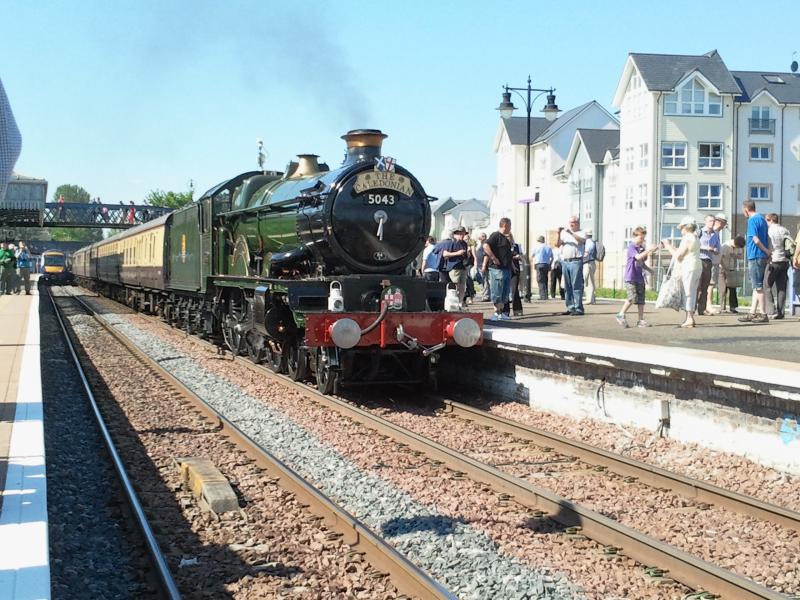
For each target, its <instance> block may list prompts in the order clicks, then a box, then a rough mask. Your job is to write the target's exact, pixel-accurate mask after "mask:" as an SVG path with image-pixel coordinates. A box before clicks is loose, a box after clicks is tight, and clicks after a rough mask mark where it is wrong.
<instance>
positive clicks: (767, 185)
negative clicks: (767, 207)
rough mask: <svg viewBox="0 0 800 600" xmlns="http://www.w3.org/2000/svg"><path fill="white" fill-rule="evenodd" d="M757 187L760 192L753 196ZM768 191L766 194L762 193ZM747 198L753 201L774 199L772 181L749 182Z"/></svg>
mask: <svg viewBox="0 0 800 600" xmlns="http://www.w3.org/2000/svg"><path fill="white" fill-rule="evenodd" d="M755 189H757V190H758V193H757V194H756V196H753V190H755ZM762 192H765V193H766V196H763V195H762ZM747 198H748V199H750V200H752V201H753V202H771V201H772V184H771V183H748V184H747Z"/></svg>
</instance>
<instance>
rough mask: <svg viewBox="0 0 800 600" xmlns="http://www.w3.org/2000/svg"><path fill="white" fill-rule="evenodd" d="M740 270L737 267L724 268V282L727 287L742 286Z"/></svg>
mask: <svg viewBox="0 0 800 600" xmlns="http://www.w3.org/2000/svg"><path fill="white" fill-rule="evenodd" d="M742 279H743V277H742V272H741V271H740V270H739V269H726V270H725V282H726V284H725V285H726V286H727V287H729V288H738V287H742Z"/></svg>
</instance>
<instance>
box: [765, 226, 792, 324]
mask: <svg viewBox="0 0 800 600" xmlns="http://www.w3.org/2000/svg"><path fill="white" fill-rule="evenodd" d="M766 219H767V225H768V226H769V227H768V229H767V233H768V234H769V247H770V250H771V251H772V254H771V256H770V263H769V264H768V265H767V273H766V277H765V279H766V281H765V282H764V283H765V285H764V295H765V298H766V305H767V311H772V310H774V311H775V312H772V314H770V315H769V318H770V319H783V312H784V307H785V306H786V287H787V284H788V283H789V258H788V257H787V256H786V250H785V248H786V245H785V244H786V238H787V237H790V234H789V230H788V229H786V227H784V226H783V225H781V224H780V223H779V222H778V215H777V214H775V213H769V214H767V216H766ZM772 286H775V291H776V292H777V293H776V294H775V297H773V294H772ZM776 300H777V302H776Z"/></svg>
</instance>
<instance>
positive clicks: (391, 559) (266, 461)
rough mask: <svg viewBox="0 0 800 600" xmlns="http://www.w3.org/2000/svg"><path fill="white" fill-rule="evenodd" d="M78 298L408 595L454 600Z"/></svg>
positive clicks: (423, 573) (114, 334)
mask: <svg viewBox="0 0 800 600" xmlns="http://www.w3.org/2000/svg"><path fill="white" fill-rule="evenodd" d="M71 297H72V298H73V299H74V300H75V301H77V302H78V303H79V304H81V306H83V307H84V308H85V309H86V310H87V311H88V312H89V313H90V314H92V315H93V316H94V317H95V319H96V320H97V322H98V323H99V324H100V325H101V326H102V327H103V328H104V329H105V330H106V331H108V332H109V333H110V334H111V335H112V336H113V337H114V338H115V339H116V340H117V341H119V342H120V343H121V344H122V345H123V346H124V347H125V348H126V349H127V350H128V351H129V352H131V354H132V355H134V356H135V357H136V358H137V359H138V360H139V361H140V362H142V364H144V365H145V366H146V367H148V368H150V369H152V370H153V371H155V372H156V373H158V375H159V376H160V377H161V378H162V379H164V380H165V381H166V382H167V384H168V385H171V386H172V387H173V388H174V389H176V390H177V391H178V392H179V393H180V394H181V395H182V396H183V397H185V398H186V399H187V400H189V401H190V402H191V404H192V405H193V407H194V408H196V409H197V410H198V411H199V412H200V413H202V414H203V415H205V416H206V417H207V418H209V419H211V420H215V421H217V423H218V424H219V426H220V429H221V431H220V435H222V436H226V437H228V438H229V439H230V440H231V441H232V442H233V443H234V444H236V445H238V446H239V447H240V448H242V449H243V450H244V452H245V453H246V454H247V455H248V457H249V458H251V459H252V460H253V461H254V462H255V464H256V465H257V466H259V467H260V468H262V469H265V470H266V471H268V472H270V473H271V474H273V475H274V476H275V477H277V479H278V481H279V485H280V486H281V487H283V488H284V489H286V490H288V491H291V492H292V493H294V494H296V495H297V496H298V498H299V499H300V500H301V501H302V502H303V503H305V504H308V505H309V506H310V510H311V511H312V512H314V514H317V515H319V516H322V517H324V519H325V522H326V523H327V524H328V525H329V526H330V527H331V528H332V529H334V530H335V531H337V532H338V533H340V534H342V535H343V540H344V541H345V542H346V543H348V544H349V545H350V546H352V547H353V548H354V549H356V550H360V551H363V552H364V553H365V555H366V557H367V559H368V560H369V562H370V564H372V566H373V567H375V568H377V569H379V570H384V571H385V572H388V573H389V576H390V577H391V578H392V581H393V582H394V583H395V585H396V586H397V587H398V589H399V590H400V591H401V592H402V593H404V594H407V595H411V596H416V597H421V598H438V599H446V600H455V598H456V596H455V595H453V594H452V593H451V592H450V591H448V590H446V589H445V588H444V587H443V586H442V585H441V584H439V583H438V582H437V581H435V580H434V579H433V578H431V577H430V576H429V575H428V574H427V573H425V571H423V570H422V569H420V568H419V567H417V566H416V565H415V564H414V563H412V562H411V561H410V560H408V559H407V558H406V557H405V556H403V555H402V554H400V553H399V552H398V551H397V550H395V548H394V547H392V546H391V545H390V544H389V543H388V542H386V541H385V540H384V539H383V538H381V537H380V536H379V535H377V534H376V533H375V532H373V531H372V529H370V528H369V527H368V526H367V525H365V524H364V523H362V522H361V521H359V520H358V519H357V518H356V517H354V516H353V515H351V514H350V513H349V512H347V511H346V510H344V509H343V508H341V507H340V506H339V505H338V504H336V503H335V502H334V501H333V500H332V499H330V498H329V497H328V496H326V495H325V494H324V493H322V492H321V491H319V490H317V489H316V488H315V487H314V486H313V485H311V484H310V483H308V482H307V481H306V480H305V479H303V477H302V476H301V475H299V474H298V473H297V472H296V471H294V470H293V469H292V468H291V467H289V466H288V465H287V464H286V463H284V462H283V461H281V460H280V459H279V458H277V457H276V456H274V455H273V454H272V453H270V452H269V451H268V450H266V449H265V448H262V447H261V446H259V445H258V444H257V443H256V442H255V441H253V440H252V439H251V438H250V437H249V436H247V434H245V433H244V432H243V431H241V430H240V429H239V428H238V427H237V426H236V425H234V424H233V423H231V422H230V421H228V419H226V418H225V417H224V416H222V415H221V414H220V413H218V412H217V411H216V410H215V409H214V408H212V407H211V406H210V405H209V404H207V403H206V402H205V401H204V400H203V399H202V398H200V397H199V396H197V395H196V394H195V393H194V392H193V391H191V390H190V389H189V388H188V387H186V385H184V383H183V382H182V381H180V380H179V379H177V378H176V377H174V376H173V375H172V374H171V373H170V372H169V371H167V370H166V369H164V368H163V367H162V366H161V365H160V364H158V363H157V362H155V361H154V360H153V359H151V358H150V357H148V356H147V355H146V354H145V353H144V352H142V351H141V350H139V348H138V347H136V345H134V344H133V342H131V341H130V340H129V339H128V338H127V337H126V336H125V335H123V334H122V333H120V332H119V331H117V330H116V329H114V328H113V327H111V326H110V325H109V324H108V323H106V322H105V321H104V320H103V319H100V318H98V317H97V315H96V314H95V312H94V310H93V309H92V308H91V307H90V306H88V305H87V304H86V303H85V302H83V301H82V300H81V299H80V298H78V297H76V296H74V295H72V296H71Z"/></svg>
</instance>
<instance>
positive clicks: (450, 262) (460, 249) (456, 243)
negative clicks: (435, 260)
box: [442, 226, 469, 304]
mask: <svg viewBox="0 0 800 600" xmlns="http://www.w3.org/2000/svg"><path fill="white" fill-rule="evenodd" d="M466 234H467V230H466V229H465V228H464V227H460V226H459V227H456V228H455V229H453V239H452V240H449V243H447V245H446V246H445V247H444V249H443V250H442V258H443V259H444V272H443V273H442V275H443V276H444V277H443V281H445V282H449V283H455V284H456V290H457V291H458V301H459V302H461V303H462V304H463V303H464V292H465V291H466V288H467V271H468V269H469V267H468V266H467V260H468V259H469V246H467V242H465V241H464V236H465V235H466Z"/></svg>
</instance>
